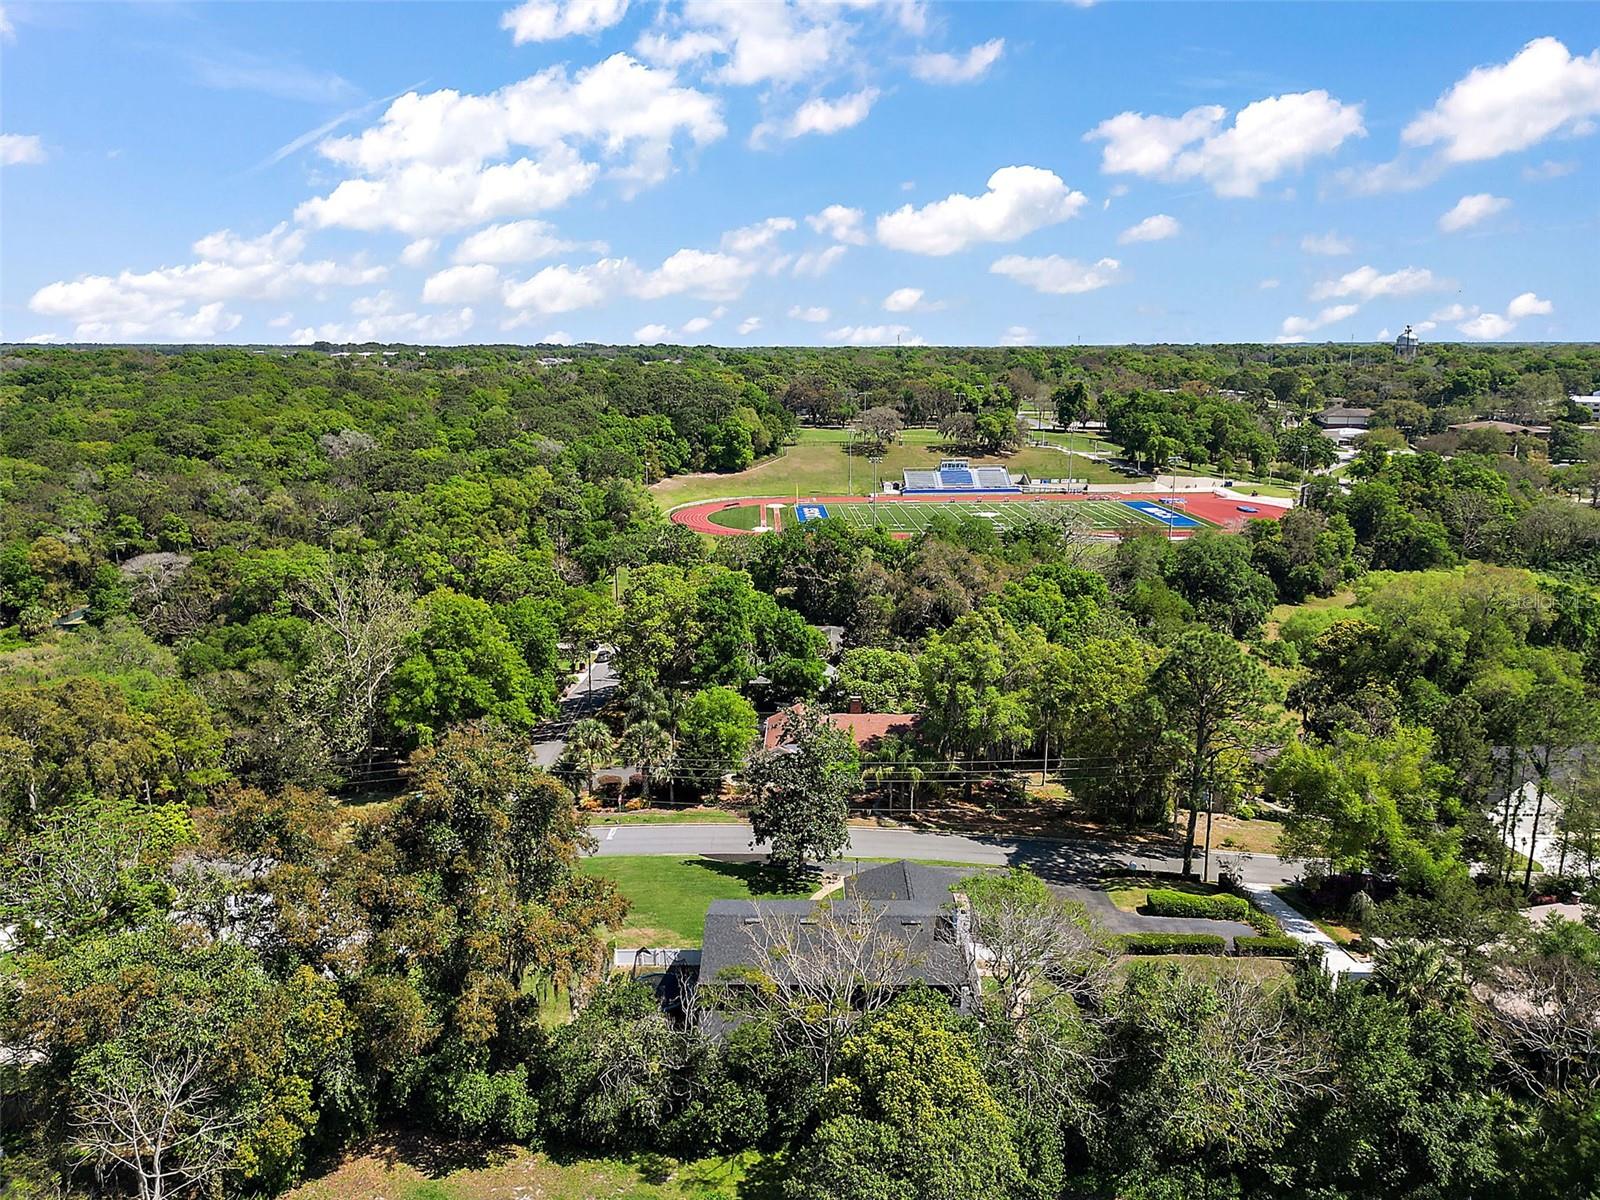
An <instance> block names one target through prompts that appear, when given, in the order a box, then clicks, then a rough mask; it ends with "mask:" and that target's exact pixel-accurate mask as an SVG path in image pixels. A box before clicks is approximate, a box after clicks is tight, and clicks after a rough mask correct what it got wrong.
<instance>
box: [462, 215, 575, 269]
mask: <svg viewBox="0 0 1600 1200" xmlns="http://www.w3.org/2000/svg"><path fill="white" fill-rule="evenodd" d="M573 248H574V247H573V244H572V243H571V242H569V241H567V240H565V239H564V238H562V237H560V236H559V235H558V234H557V233H556V231H555V228H554V226H552V225H550V224H549V223H548V222H545V221H507V222H505V223H504V224H500V225H489V226H487V227H485V228H483V229H480V230H478V231H477V232H476V233H473V234H469V235H468V236H467V237H465V238H462V239H461V243H460V244H459V245H458V246H457V247H456V249H455V254H454V255H453V256H452V257H453V258H454V259H455V261H456V262H458V263H519V262H533V261H534V260H535V259H539V258H548V257H550V256H551V255H552V254H560V253H562V252H563V251H566V250H571V249H573Z"/></svg>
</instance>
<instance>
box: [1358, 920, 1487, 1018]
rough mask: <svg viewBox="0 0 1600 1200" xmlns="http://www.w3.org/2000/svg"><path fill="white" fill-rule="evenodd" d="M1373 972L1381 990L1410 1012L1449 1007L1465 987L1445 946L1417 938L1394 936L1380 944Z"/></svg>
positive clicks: (1460, 996)
mask: <svg viewBox="0 0 1600 1200" xmlns="http://www.w3.org/2000/svg"><path fill="white" fill-rule="evenodd" d="M1372 974H1373V980H1374V981H1375V982H1376V983H1377V985H1378V987H1379V989H1380V990H1382V991H1383V992H1384V993H1385V994H1386V995H1388V996H1390V997H1392V998H1393V999H1395V1000H1398V1001H1400V1002H1401V1003H1402V1004H1404V1005H1405V1006H1406V1007H1407V1008H1409V1009H1410V1010H1411V1011H1412V1012H1420V1011H1421V1010H1422V1009H1424V1008H1430V1007H1435V1006H1436V1007H1439V1008H1450V1007H1452V1006H1453V1005H1454V1004H1455V1003H1456V1002H1457V1001H1459V1000H1460V999H1461V998H1462V995H1463V993H1464V991H1465V989H1464V987H1463V985H1462V982H1461V972H1460V971H1458V970H1457V969H1456V965H1455V963H1453V962H1451V961H1450V956H1449V955H1448V954H1447V953H1446V952H1445V948H1444V947H1443V946H1442V945H1440V944H1439V943H1438V942H1424V941H1421V940H1420V939H1418V938H1396V939H1395V940H1394V941H1392V942H1390V943H1389V944H1388V945H1386V946H1383V947H1381V948H1380V949H1379V950H1378V956H1377V959H1376V961H1375V962H1374V963H1373V971H1372Z"/></svg>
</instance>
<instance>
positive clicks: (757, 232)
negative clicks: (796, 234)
mask: <svg viewBox="0 0 1600 1200" xmlns="http://www.w3.org/2000/svg"><path fill="white" fill-rule="evenodd" d="M794 228H795V222H794V218H793V217H768V218H767V219H766V220H764V221H757V222H755V223H754V224H753V225H745V226H742V227H740V228H738V229H730V230H729V231H728V232H727V233H725V234H723V235H722V248H723V249H724V250H726V251H728V252H729V253H730V254H757V253H761V252H763V251H766V250H770V249H771V248H772V246H773V244H774V243H775V242H776V241H777V240H778V238H779V236H780V235H782V234H785V233H788V232H789V231H790V230H792V229H794Z"/></svg>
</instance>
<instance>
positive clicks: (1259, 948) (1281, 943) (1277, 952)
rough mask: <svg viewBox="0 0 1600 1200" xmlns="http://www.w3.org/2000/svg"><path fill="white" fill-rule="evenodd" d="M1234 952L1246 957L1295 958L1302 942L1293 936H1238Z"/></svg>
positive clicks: (1234, 941) (1234, 944) (1234, 942)
mask: <svg viewBox="0 0 1600 1200" xmlns="http://www.w3.org/2000/svg"><path fill="white" fill-rule="evenodd" d="M1233 949H1234V953H1236V954H1238V955H1240V956H1242V957H1244V958H1293V957H1295V955H1297V954H1299V953H1300V949H1301V943H1299V942H1297V941H1295V940H1294V939H1293V938H1292V937H1282V936H1278V937H1236V938H1234V939H1233Z"/></svg>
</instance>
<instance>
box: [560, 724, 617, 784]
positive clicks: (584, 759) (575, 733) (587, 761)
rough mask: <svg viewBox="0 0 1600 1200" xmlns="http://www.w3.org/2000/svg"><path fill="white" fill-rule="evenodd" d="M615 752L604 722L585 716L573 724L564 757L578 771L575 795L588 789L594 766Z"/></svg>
mask: <svg viewBox="0 0 1600 1200" xmlns="http://www.w3.org/2000/svg"><path fill="white" fill-rule="evenodd" d="M615 752H616V743H615V742H614V741H613V740H612V737H611V731H610V730H609V729H607V728H606V727H605V725H604V724H602V723H601V722H599V721H596V720H595V719H594V718H593V717H585V718H584V719H583V720H581V721H577V722H575V723H574V724H573V726H572V731H571V732H570V733H568V734H567V749H566V757H567V758H568V759H570V760H571V762H572V765H573V767H574V768H575V769H576V770H577V771H578V772H579V780H580V787H581V790H580V791H579V792H578V793H577V796H579V797H581V796H582V795H583V793H584V792H587V791H588V790H589V784H590V781H591V780H593V778H594V772H595V768H596V767H602V766H604V765H605V764H606V763H608V762H610V761H611V759H612V757H613V755H614V754H615Z"/></svg>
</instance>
